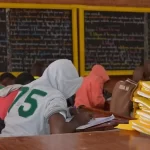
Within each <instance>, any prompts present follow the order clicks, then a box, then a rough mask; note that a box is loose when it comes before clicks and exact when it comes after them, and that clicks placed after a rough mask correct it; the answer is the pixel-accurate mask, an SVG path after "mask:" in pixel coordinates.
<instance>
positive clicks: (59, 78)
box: [1, 59, 91, 136]
mask: <svg viewBox="0 0 150 150" xmlns="http://www.w3.org/2000/svg"><path fill="white" fill-rule="evenodd" d="M82 80H83V79H82V78H81V77H79V75H78V73H77V71H76V69H75V67H74V66H73V64H72V62H71V61H69V60H67V59H61V60H57V61H55V62H53V63H52V64H51V65H49V67H48V68H47V69H46V70H45V71H44V73H43V75H42V77H41V78H39V79H37V80H35V81H33V82H32V83H30V84H28V85H25V86H23V87H22V88H21V89H20V93H19V95H18V96H17V97H16V99H15V101H14V103H13V104H12V106H11V107H10V109H9V111H8V115H7V116H6V119H5V125H6V126H5V128H4V129H3V130H2V135H1V136H35V135H45V134H58V133H70V132H74V131H75V129H76V128H77V127H79V126H80V125H84V124H86V123H88V122H89V120H90V119H91V115H90V114H89V113H87V112H83V111H82V112H80V113H79V114H77V115H75V116H74V118H73V119H72V120H71V121H70V122H66V120H65V119H66V118H67V112H68V109H67V102H66V99H68V98H69V97H71V96H72V95H74V94H75V93H76V91H77V89H78V88H79V87H80V86H81V84H82Z"/></svg>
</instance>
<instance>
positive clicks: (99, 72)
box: [89, 65, 109, 83]
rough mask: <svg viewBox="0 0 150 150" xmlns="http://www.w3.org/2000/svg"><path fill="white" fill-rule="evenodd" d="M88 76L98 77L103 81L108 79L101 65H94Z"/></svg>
mask: <svg viewBox="0 0 150 150" xmlns="http://www.w3.org/2000/svg"><path fill="white" fill-rule="evenodd" d="M89 76H97V77H100V78H101V79H102V81H103V82H104V83H105V82H106V81H108V80H109V76H108V74H107V72H106V70H105V69H104V67H103V66H101V65H94V66H93V68H92V71H91V72H90V74H89Z"/></svg>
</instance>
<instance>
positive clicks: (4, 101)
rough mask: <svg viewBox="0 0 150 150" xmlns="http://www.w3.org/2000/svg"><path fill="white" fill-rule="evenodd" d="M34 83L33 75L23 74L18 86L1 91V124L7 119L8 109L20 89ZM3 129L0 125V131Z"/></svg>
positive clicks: (18, 78) (17, 83) (17, 82)
mask: <svg viewBox="0 0 150 150" xmlns="http://www.w3.org/2000/svg"><path fill="white" fill-rule="evenodd" d="M32 81H34V78H33V76H32V75H30V74H29V73H22V74H20V75H19V76H18V77H17V78H16V84H14V85H10V86H7V87H3V89H0V119H1V121H0V124H2V122H3V120H4V119H5V117H6V114H7V112H8V109H9V107H10V106H11V104H12V103H13V101H14V99H15V97H16V96H17V94H18V92H19V89H20V88H21V87H22V85H25V84H27V83H30V82H32ZM2 127H3V125H2V126H1V125H0V131H1V129H2Z"/></svg>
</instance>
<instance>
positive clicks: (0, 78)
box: [0, 72, 16, 82]
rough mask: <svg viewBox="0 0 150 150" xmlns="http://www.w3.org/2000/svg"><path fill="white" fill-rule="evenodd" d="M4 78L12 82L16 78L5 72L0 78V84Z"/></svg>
mask: <svg viewBox="0 0 150 150" xmlns="http://www.w3.org/2000/svg"><path fill="white" fill-rule="evenodd" d="M6 78H10V79H12V80H14V79H16V77H15V76H14V75H13V74H11V73H9V72H5V73H3V74H2V75H1V76H0V82H2V81H3V80H4V79H6Z"/></svg>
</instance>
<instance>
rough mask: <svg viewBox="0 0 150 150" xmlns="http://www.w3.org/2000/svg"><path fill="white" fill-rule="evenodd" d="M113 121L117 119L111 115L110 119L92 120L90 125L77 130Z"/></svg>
mask: <svg viewBox="0 0 150 150" xmlns="http://www.w3.org/2000/svg"><path fill="white" fill-rule="evenodd" d="M113 119H115V117H114V115H111V116H110V117H103V118H95V119H92V120H91V121H90V122H89V123H88V124H86V125H83V126H80V127H78V128H77V130H81V129H87V128H89V127H93V126H96V125H99V124H103V123H105V122H109V121H111V120H113Z"/></svg>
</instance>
